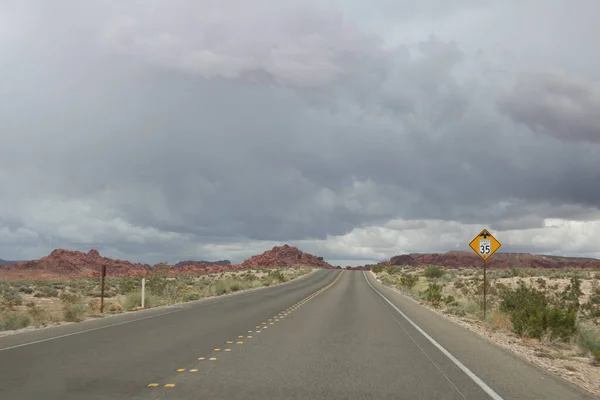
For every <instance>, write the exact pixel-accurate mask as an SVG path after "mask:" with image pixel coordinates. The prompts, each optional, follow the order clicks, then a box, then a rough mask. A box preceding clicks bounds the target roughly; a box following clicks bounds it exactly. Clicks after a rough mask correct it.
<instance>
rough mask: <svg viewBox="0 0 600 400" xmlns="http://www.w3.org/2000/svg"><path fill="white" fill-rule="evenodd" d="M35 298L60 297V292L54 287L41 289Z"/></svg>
mask: <svg viewBox="0 0 600 400" xmlns="http://www.w3.org/2000/svg"><path fill="white" fill-rule="evenodd" d="M33 297H58V290H57V289H55V288H53V287H49V286H45V287H42V288H40V289H39V291H38V292H37V293H36V294H34V295H33Z"/></svg>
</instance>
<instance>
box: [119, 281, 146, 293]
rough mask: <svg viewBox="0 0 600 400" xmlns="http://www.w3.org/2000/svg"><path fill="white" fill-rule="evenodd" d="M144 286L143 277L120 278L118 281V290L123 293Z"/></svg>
mask: <svg viewBox="0 0 600 400" xmlns="http://www.w3.org/2000/svg"><path fill="white" fill-rule="evenodd" d="M141 287H142V282H141V279H139V278H138V279H136V278H130V277H127V278H119V279H118V281H117V291H118V292H119V293H121V294H127V293H131V292H133V291H135V290H138V289H140V288H141Z"/></svg>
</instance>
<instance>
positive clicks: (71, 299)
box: [59, 292, 81, 304]
mask: <svg viewBox="0 0 600 400" xmlns="http://www.w3.org/2000/svg"><path fill="white" fill-rule="evenodd" d="M59 299H60V301H62V302H63V303H66V304H75V303H77V302H79V301H81V296H80V295H78V294H77V293H71V292H63V293H61V295H60V296H59Z"/></svg>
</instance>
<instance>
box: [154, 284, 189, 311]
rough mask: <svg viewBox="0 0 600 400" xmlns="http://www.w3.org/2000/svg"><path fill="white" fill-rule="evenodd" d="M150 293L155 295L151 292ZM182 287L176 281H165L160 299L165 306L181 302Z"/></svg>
mask: <svg viewBox="0 0 600 400" xmlns="http://www.w3.org/2000/svg"><path fill="white" fill-rule="evenodd" d="M150 292H151V293H153V294H155V293H154V292H153V291H152V290H150ZM182 295H183V286H182V285H181V284H180V283H179V282H178V281H167V284H166V285H165V286H164V288H163V290H162V293H161V295H160V297H162V298H164V299H165V301H166V302H167V304H169V305H170V304H175V303H177V302H179V301H180V300H182Z"/></svg>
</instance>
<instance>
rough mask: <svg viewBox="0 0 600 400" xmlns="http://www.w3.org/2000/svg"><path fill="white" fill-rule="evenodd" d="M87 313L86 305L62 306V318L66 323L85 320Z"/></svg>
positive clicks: (68, 304)
mask: <svg viewBox="0 0 600 400" xmlns="http://www.w3.org/2000/svg"><path fill="white" fill-rule="evenodd" d="M87 311H88V306H87V304H83V303H65V304H64V305H63V318H64V319H65V321H67V322H81V321H83V320H84V319H85V315H86V314H87Z"/></svg>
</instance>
